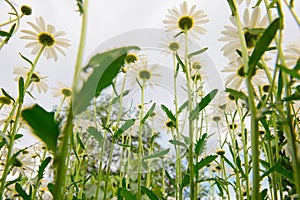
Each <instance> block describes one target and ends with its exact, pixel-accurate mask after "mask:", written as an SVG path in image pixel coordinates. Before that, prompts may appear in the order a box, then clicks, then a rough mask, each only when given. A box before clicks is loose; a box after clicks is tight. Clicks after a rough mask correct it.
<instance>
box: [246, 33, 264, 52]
mask: <svg viewBox="0 0 300 200" xmlns="http://www.w3.org/2000/svg"><path fill="white" fill-rule="evenodd" d="M244 35H245V40H246V45H247V47H248V48H249V49H251V48H253V47H254V46H255V43H256V42H257V41H258V40H259V38H260V35H261V34H253V33H250V32H249V30H247V29H246V30H245V32H244Z"/></svg>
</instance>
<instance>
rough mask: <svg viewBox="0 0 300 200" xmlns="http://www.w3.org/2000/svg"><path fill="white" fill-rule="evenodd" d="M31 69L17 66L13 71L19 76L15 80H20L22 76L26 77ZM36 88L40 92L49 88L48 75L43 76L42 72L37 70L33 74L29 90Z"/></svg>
mask: <svg viewBox="0 0 300 200" xmlns="http://www.w3.org/2000/svg"><path fill="white" fill-rule="evenodd" d="M29 71H30V70H29V68H28V67H17V68H15V69H14V71H13V74H16V75H18V77H16V78H15V81H18V80H19V77H20V76H22V77H23V78H24V79H26V78H27V74H28V73H29ZM35 88H36V89H37V91H38V92H39V93H41V92H47V90H48V88H49V87H48V85H47V83H46V77H43V76H41V74H40V72H38V71H35V72H34V73H33V74H32V77H31V83H30V87H29V90H30V91H33V90H34V89H35Z"/></svg>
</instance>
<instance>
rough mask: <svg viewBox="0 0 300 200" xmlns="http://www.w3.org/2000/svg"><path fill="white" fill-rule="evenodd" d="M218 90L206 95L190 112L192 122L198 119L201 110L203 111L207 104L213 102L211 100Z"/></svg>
mask: <svg viewBox="0 0 300 200" xmlns="http://www.w3.org/2000/svg"><path fill="white" fill-rule="evenodd" d="M217 92H218V90H217V89H214V90H212V91H211V92H210V93H209V94H207V95H206V96H205V97H203V99H202V100H201V101H200V103H199V104H198V105H197V107H196V108H195V109H194V110H193V111H192V112H191V114H190V117H189V118H190V119H191V120H194V119H196V118H197V117H198V115H199V113H200V112H201V110H203V109H204V108H205V107H206V106H208V104H209V103H210V102H211V101H212V100H213V98H214V97H215V96H216V94H217Z"/></svg>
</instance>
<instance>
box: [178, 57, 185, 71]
mask: <svg viewBox="0 0 300 200" xmlns="http://www.w3.org/2000/svg"><path fill="white" fill-rule="evenodd" d="M176 59H177V62H178V63H179V65H180V66H181V69H182V71H183V72H186V71H185V68H186V67H185V65H184V64H183V62H182V60H181V58H180V57H179V55H178V54H177V53H176Z"/></svg>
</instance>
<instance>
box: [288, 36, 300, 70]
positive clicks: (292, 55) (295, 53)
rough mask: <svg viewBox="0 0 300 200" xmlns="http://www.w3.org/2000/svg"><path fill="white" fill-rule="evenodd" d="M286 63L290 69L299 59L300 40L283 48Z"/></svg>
mask: <svg viewBox="0 0 300 200" xmlns="http://www.w3.org/2000/svg"><path fill="white" fill-rule="evenodd" d="M285 52H286V54H285V59H286V65H287V66H288V67H289V68H290V69H292V68H294V67H295V65H296V63H297V61H298V60H299V59H300V42H299V40H298V42H295V43H292V44H288V45H287V47H286V50H285Z"/></svg>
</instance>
